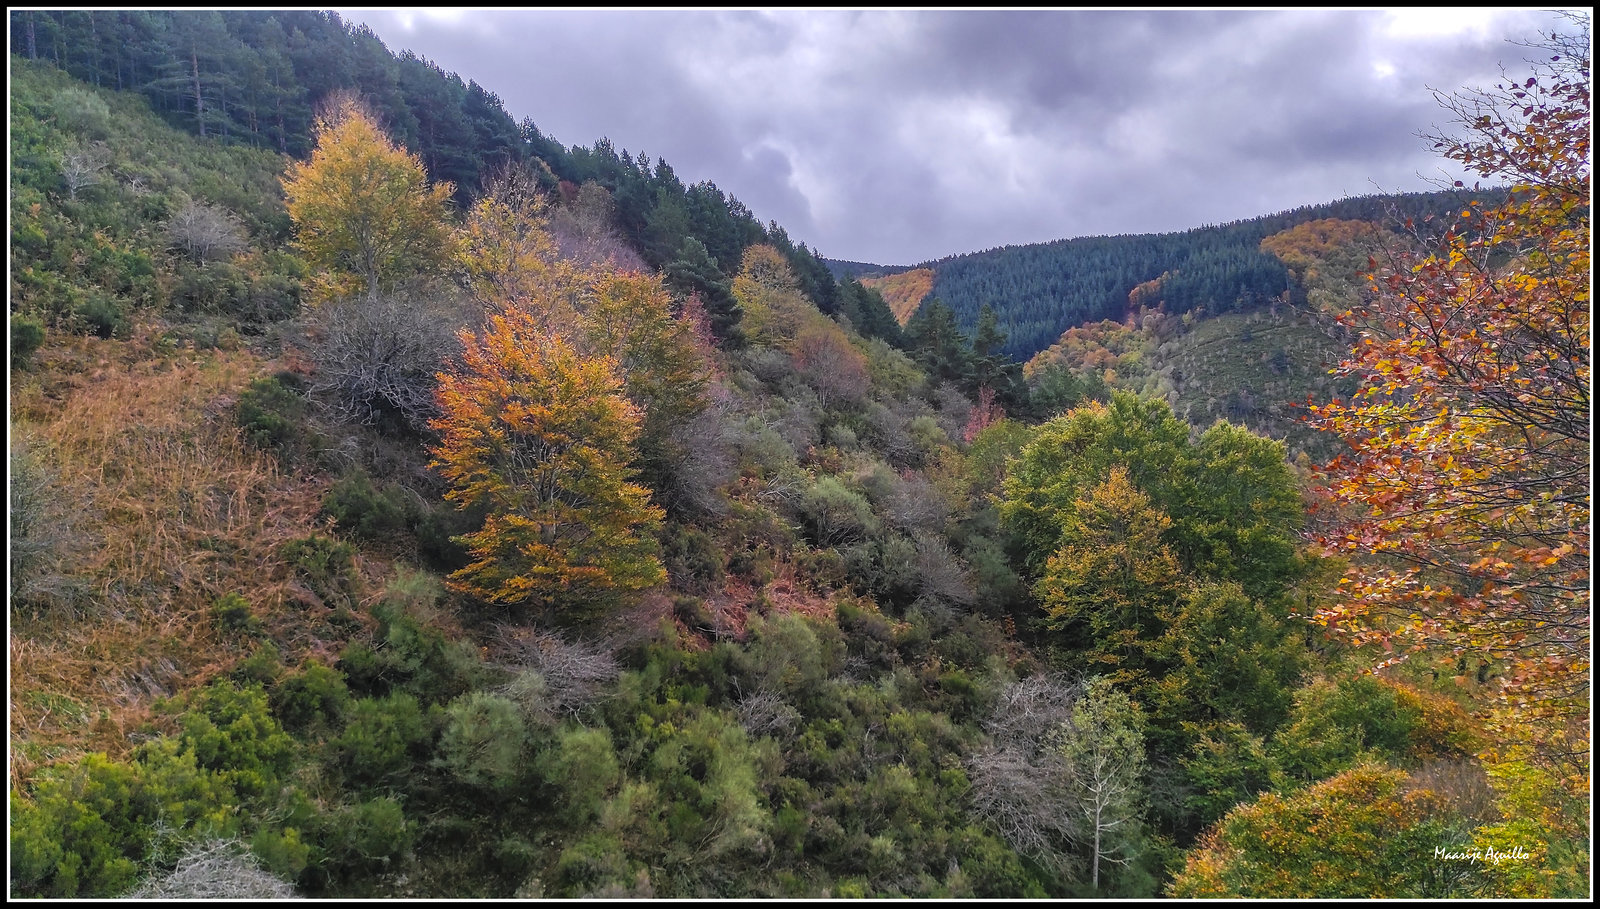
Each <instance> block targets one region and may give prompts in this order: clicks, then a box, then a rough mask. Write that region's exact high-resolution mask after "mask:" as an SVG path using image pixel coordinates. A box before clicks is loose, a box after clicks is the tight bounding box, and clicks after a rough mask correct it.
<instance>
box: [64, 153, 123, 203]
mask: <svg viewBox="0 0 1600 909" xmlns="http://www.w3.org/2000/svg"><path fill="white" fill-rule="evenodd" d="M110 163H111V162H110V161H108V160H107V159H106V153H105V149H104V148H102V147H100V146H98V145H94V146H90V147H89V148H87V149H74V150H72V151H65V152H62V153H61V179H62V180H64V181H65V182H66V184H67V198H69V199H73V200H76V199H77V198H78V193H79V192H81V191H83V190H85V189H88V188H89V187H91V186H94V185H96V184H98V183H99V182H100V172H101V171H103V170H105V169H106V167H107V166H108V165H109V164H110Z"/></svg>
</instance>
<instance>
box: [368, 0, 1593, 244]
mask: <svg viewBox="0 0 1600 909" xmlns="http://www.w3.org/2000/svg"><path fill="white" fill-rule="evenodd" d="M340 13H341V15H343V16H344V17H345V18H346V19H348V20H353V21H356V22H364V23H366V24H367V25H368V26H370V27H371V28H372V30H373V31H374V32H376V33H377V35H378V36H379V37H380V38H381V39H383V41H384V43H385V44H387V45H388V47H389V49H390V50H391V51H393V52H395V53H396V54H398V53H400V52H402V51H404V50H411V51H413V52H415V53H416V54H418V55H419V56H422V57H425V58H427V59H429V60H431V61H433V62H434V63H436V64H438V65H439V66H440V67H442V68H443V69H445V70H447V71H451V72H455V73H457V74H458V75H460V76H461V77H462V79H463V80H467V79H471V80H476V81H477V82H478V83H479V84H480V85H482V86H483V87H485V88H486V89H488V90H490V91H493V92H495V93H496V94H498V95H499V96H500V98H501V100H502V101H503V102H504V103H505V107H506V110H507V111H508V112H510V114H511V116H512V117H513V118H515V119H517V120H519V121H520V120H521V119H522V118H524V117H530V118H532V119H533V121H534V122H535V123H536V124H538V126H539V128H540V130H541V131H543V132H544V134H545V135H547V136H549V137H551V138H553V139H555V140H557V141H559V142H561V143H562V144H564V145H567V146H572V145H583V146H588V145H592V144H593V143H594V142H595V140H597V139H599V138H601V137H608V138H610V140H611V141H612V143H613V144H614V145H615V146H616V147H617V148H618V149H619V150H620V149H627V150H628V151H630V152H633V153H635V154H637V153H638V152H639V151H640V150H643V151H645V152H647V153H648V154H649V155H650V157H651V159H652V160H654V159H656V158H665V159H666V161H667V163H668V164H670V165H672V168H673V170H674V171H676V173H677V174H678V177H679V178H680V179H682V180H683V181H684V182H685V183H694V182H698V181H700V180H710V181H712V182H714V183H716V184H717V186H719V187H720V188H721V189H722V190H723V191H724V192H726V193H728V194H729V195H732V196H735V197H737V198H738V199H739V200H740V201H742V202H744V203H745V205H747V206H748V207H749V208H750V210H751V211H752V212H753V213H754V214H755V216H756V217H757V218H759V219H761V220H762V221H763V222H766V221H768V220H775V221H777V222H778V223H779V224H781V225H782V226H783V227H784V228H785V229H786V230H787V231H788V233H789V236H790V237H791V238H792V239H794V240H795V241H796V242H801V241H804V242H806V243H807V244H809V245H810V246H811V247H813V248H814V249H816V250H817V251H819V252H820V253H821V254H822V255H824V256H828V257H830V258H835V259H847V260H854V261H863V262H874V263H878V264H888V265H909V264H915V263H919V262H924V261H929V260H933V259H937V258H940V257H943V256H947V255H952V254H959V253H964V252H973V251H977V250H981V249H989V248H992V247H996V246H1004V245H1007V244H1019V243H1036V242H1044V241H1048V240H1055V239H1060V238H1064V237H1077V236H1089V235H1096V234H1121V233H1149V232H1164V231H1173V230H1184V229H1186V228H1190V227H1196V226H1199V225H1202V224H1216V223H1221V222H1225V221H1231V220H1237V219H1240V218H1250V217H1254V216H1256V215H1262V214H1269V213H1272V212H1276V211H1282V210H1284V209H1288V208H1294V207H1296V206H1299V205H1306V204H1314V203H1318V202H1327V201H1332V200H1334V199H1338V198H1342V197H1345V196H1351V195H1364V194H1368V193H1374V192H1409V191H1417V190H1427V189H1431V188H1434V187H1433V186H1431V185H1430V184H1429V183H1428V182H1427V181H1428V180H1429V179H1435V180H1436V179H1440V178H1443V177H1444V176H1445V171H1444V170H1443V168H1444V167H1445V166H1446V165H1448V164H1449V162H1446V161H1444V160H1443V159H1440V158H1438V157H1436V156H1435V155H1434V153H1433V152H1432V150H1431V148H1430V147H1429V144H1428V143H1426V142H1424V141H1423V140H1422V139H1420V138H1418V136H1417V133H1418V132H1419V131H1424V130H1429V129H1432V128H1434V127H1435V126H1439V127H1444V126H1447V125H1448V120H1447V118H1446V116H1445V115H1444V114H1443V113H1442V112H1441V110H1440V108H1439V107H1438V105H1437V103H1436V102H1435V101H1434V98H1433V96H1432V95H1431V94H1430V92H1429V89H1430V88H1433V89H1441V90H1446V91H1453V90H1458V89H1461V88H1462V87H1464V86H1469V85H1480V86H1487V85H1491V84H1492V83H1493V82H1494V81H1495V80H1496V79H1497V78H1498V77H1499V68H1498V67H1499V65H1500V64H1501V63H1504V64H1506V66H1507V67H1508V69H1512V70H1521V69H1523V68H1524V67H1523V64H1522V60H1523V59H1524V57H1527V56H1532V52H1530V51H1528V50H1527V49H1526V48H1524V47H1519V46H1517V45H1515V44H1512V43H1510V42H1512V41H1524V42H1526V41H1529V40H1535V39H1536V38H1537V36H1538V33H1539V32H1540V31H1541V30H1547V29H1549V28H1551V27H1555V26H1558V25H1560V23H1561V20H1559V19H1558V18H1557V17H1556V16H1554V15H1553V14H1551V13H1546V12H1537V11H1532V10H1525V9H1523V10H1515V9H1513V10H1498V11H1497V10H1487V9H1466V10H1433V9H1427V10H1396V11H1338V10H1322V11H1316V10H1310V11H1300V10H1296V11H1270V10H1234V11H1164V12H1163V11H1126V12H1117V11H1098V12H1096V11H1042V10H1032V11H1015V12H991V11H981V12H961V11H945V12H920V11H849V10H813V11H790V10H782V11H764V12H757V11H734V10H724V11H715V10H712V11H682V12H679V11H669V10H636V11H610V10H593V9H591V10H567V11H559V10H529V11H515V10H443V11H433V12H429V11H422V10H377V11H374V10H341V11H340ZM1457 176H1459V175H1458V174H1456V173H1454V172H1453V171H1451V172H1449V179H1455V178H1456V177H1457Z"/></svg>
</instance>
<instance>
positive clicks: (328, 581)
mask: <svg viewBox="0 0 1600 909" xmlns="http://www.w3.org/2000/svg"><path fill="white" fill-rule="evenodd" d="M279 552H280V554H281V555H282V556H283V558H284V560H285V561H287V562H288V563H289V565H290V566H291V567H293V568H294V571H295V574H296V575H298V576H299V577H300V579H301V580H303V581H305V583H306V586H308V587H310V588H311V591H312V592H313V593H315V594H316V595H317V596H319V597H321V598H322V599H323V600H324V601H326V602H327V603H328V604H329V605H349V604H351V603H353V602H354V601H355V593H356V584H357V578H356V567H355V557H356V548H355V547H354V546H352V545H351V544H349V543H346V542H344V541H343V540H338V539H335V538H333V537H325V536H322V535H321V534H316V533H314V534H312V535H310V536H308V537H305V538H303V539H299V540H290V541H288V542H287V543H284V544H283V546H282V547H281V549H280V550H279Z"/></svg>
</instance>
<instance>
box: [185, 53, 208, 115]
mask: <svg viewBox="0 0 1600 909" xmlns="http://www.w3.org/2000/svg"><path fill="white" fill-rule="evenodd" d="M189 66H190V70H191V72H193V73H194V119H195V122H196V123H199V124H200V138H202V139H204V138H205V137H206V102H205V99H204V98H202V97H201V96H200V51H199V49H198V48H196V47H195V46H194V45H193V44H191V45H189Z"/></svg>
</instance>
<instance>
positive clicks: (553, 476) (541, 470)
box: [432, 306, 665, 618]
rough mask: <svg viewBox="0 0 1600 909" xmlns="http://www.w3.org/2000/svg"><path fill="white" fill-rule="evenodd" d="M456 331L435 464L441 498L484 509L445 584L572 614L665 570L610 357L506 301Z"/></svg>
mask: <svg viewBox="0 0 1600 909" xmlns="http://www.w3.org/2000/svg"><path fill="white" fill-rule="evenodd" d="M459 337H460V338H461V342H462V345H463V346H464V348H465V351H464V353H463V354H462V357H461V361H460V365H459V367H458V368H456V369H454V370H452V371H447V372H443V373H441V374H440V375H439V391H438V397H439V406H440V409H441V411H442V412H443V416H442V417H441V418H440V419H438V420H436V421H435V422H434V423H433V428H434V429H435V430H437V431H438V432H439V436H440V438H439V443H438V444H437V445H436V446H435V447H434V448H433V449H432V451H433V455H434V458H435V460H434V462H433V465H434V466H435V467H436V468H438V469H439V470H440V471H441V472H442V473H443V474H444V476H445V477H446V478H447V479H449V480H450V482H451V483H452V484H453V487H454V488H453V489H451V491H450V492H448V493H447V494H446V495H447V497H448V498H450V499H451V500H453V501H455V502H456V503H458V504H459V505H460V506H461V507H463V508H469V507H474V506H483V507H485V509H486V510H487V516H486V517H485V519H484V524H483V528H482V529H481V530H478V531H475V532H472V533H468V534H464V535H463V536H462V537H461V539H462V541H463V542H464V543H465V544H466V545H467V547H468V549H469V551H470V552H471V554H472V562H471V563H470V564H468V565H467V566H466V567H465V568H462V569H460V570H459V571H457V572H455V573H454V574H452V575H451V576H450V581H449V583H450V585H451V587H452V588H453V589H456V590H460V591H463V592H466V593H470V594H472V595H475V596H478V597H481V598H482V599H485V600H488V601H490V602H494V603H501V604H506V605H526V606H530V607H533V608H538V609H551V608H555V609H557V610H559V611H560V613H561V614H562V615H563V616H565V617H569V618H571V617H583V616H587V615H590V614H592V613H593V612H594V611H595V610H597V609H601V608H604V607H606V606H609V605H614V604H616V603H618V602H619V601H620V600H621V599H622V598H623V597H625V596H626V595H627V594H629V593H631V592H635V591H639V590H643V589H645V588H648V587H651V586H654V585H655V584H658V583H660V582H661V581H662V580H663V578H664V577H665V574H664V572H663V570H662V567H661V563H660V561H659V560H658V559H657V557H656V545H655V541H654V538H653V536H652V535H651V531H652V530H653V529H654V528H655V526H656V525H657V524H659V523H660V521H661V518H662V511H661V509H660V508H658V507H656V506H655V505H653V504H652V503H651V501H650V491H649V490H648V489H645V488H644V487H642V486H639V485H638V484H636V483H633V482H632V476H633V470H632V469H631V468H630V467H629V466H628V465H629V464H630V463H631V462H632V461H633V444H634V440H635V438H636V437H637V435H638V432H639V419H640V418H639V414H638V411H637V409H636V408H634V407H633V406H632V405H630V404H629V403H628V402H627V400H626V399H625V398H624V397H623V395H622V392H621V381H620V380H619V379H618V378H617V375H616V366H615V364H614V363H613V362H612V360H611V359H610V358H608V357H596V358H590V359H585V358H582V357H580V356H579V355H578V354H577V353H576V352H575V351H574V350H573V349H572V347H571V346H570V345H568V344H567V343H566V342H565V341H563V340H562V339H561V338H559V337H556V336H553V335H550V334H547V333H546V332H545V331H544V330H543V329H542V328H541V327H540V326H539V324H538V321H537V320H536V319H535V318H534V317H533V316H532V315H530V314H529V313H528V312H526V311H525V310H523V309H520V308H518V307H515V306H508V307H506V308H505V309H504V310H502V311H501V312H500V313H499V314H497V315H494V316H491V317H490V319H489V322H488V325H487V326H486V327H485V329H484V332H483V334H482V336H481V337H480V336H477V335H474V334H473V333H471V332H468V331H463V332H462V333H461V334H460V336H459Z"/></svg>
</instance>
